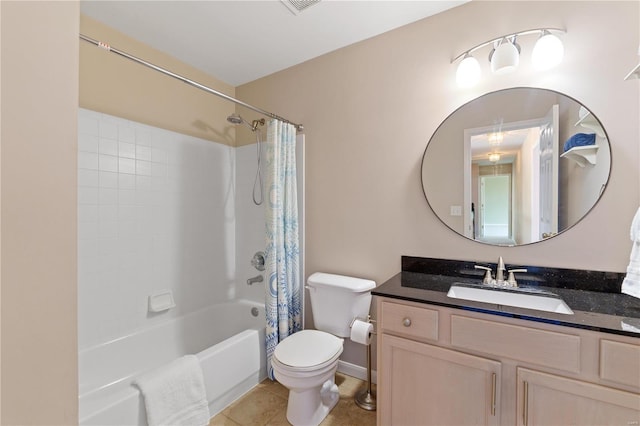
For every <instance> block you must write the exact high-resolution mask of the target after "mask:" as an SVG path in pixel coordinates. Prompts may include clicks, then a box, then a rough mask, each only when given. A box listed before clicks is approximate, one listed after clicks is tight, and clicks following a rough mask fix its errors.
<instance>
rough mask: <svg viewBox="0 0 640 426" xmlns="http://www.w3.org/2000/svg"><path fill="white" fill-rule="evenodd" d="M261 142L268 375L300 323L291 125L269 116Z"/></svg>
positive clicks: (294, 131) (293, 137) (298, 250)
mask: <svg viewBox="0 0 640 426" xmlns="http://www.w3.org/2000/svg"><path fill="white" fill-rule="evenodd" d="M266 148H267V149H266V173H265V174H266V182H265V188H266V195H267V196H266V205H265V231H266V249H265V258H266V265H265V266H266V275H267V283H268V285H267V289H266V290H267V294H266V301H265V307H266V316H267V325H266V345H267V351H266V352H267V373H268V375H269V378H271V379H272V380H273V379H274V376H273V368H272V367H271V357H272V355H273V351H274V350H275V348H276V345H277V344H278V342H280V341H281V340H282V339H284V338H285V337H287V336H289V335H290V334H293V333H295V332H296V331H299V330H300V329H301V328H302V326H301V324H302V322H301V311H302V307H301V303H300V264H299V257H300V248H299V239H298V194H297V182H296V130H295V127H294V126H293V125H291V124H288V123H283V122H281V121H279V120H271V121H270V122H269V124H268V126H267V147H266Z"/></svg>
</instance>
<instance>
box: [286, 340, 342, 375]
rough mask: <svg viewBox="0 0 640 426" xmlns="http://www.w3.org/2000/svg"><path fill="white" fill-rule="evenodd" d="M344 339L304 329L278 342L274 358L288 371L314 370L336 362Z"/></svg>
mask: <svg viewBox="0 0 640 426" xmlns="http://www.w3.org/2000/svg"><path fill="white" fill-rule="evenodd" d="M342 345H343V339H341V338H339V337H336V336H334V335H333V334H329V333H327V332H324V331H319V330H302V331H299V332H297V333H295V334H292V335H290V336H288V337H287V338H286V339H284V340H283V341H282V342H280V343H278V345H277V346H276V349H275V352H274V353H273V356H274V358H275V359H276V360H277V361H278V364H279V366H280V367H283V368H285V369H286V370H288V371H299V372H303V371H312V370H317V369H320V368H322V367H324V366H325V365H328V364H331V363H333V362H335V360H336V359H337V358H338V357H339V356H340V354H341V353H342Z"/></svg>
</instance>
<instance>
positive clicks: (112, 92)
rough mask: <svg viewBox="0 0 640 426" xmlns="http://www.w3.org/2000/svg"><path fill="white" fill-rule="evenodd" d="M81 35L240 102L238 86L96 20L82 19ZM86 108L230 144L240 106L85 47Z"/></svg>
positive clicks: (83, 80) (82, 66)
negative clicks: (233, 115) (231, 120)
mask: <svg viewBox="0 0 640 426" xmlns="http://www.w3.org/2000/svg"><path fill="white" fill-rule="evenodd" d="M80 31H81V33H82V34H83V35H86V36H87V37H90V38H92V39H94V40H98V41H102V42H104V43H108V44H109V45H111V46H112V47H114V48H116V49H119V50H122V51H124V52H126V53H128V54H130V55H133V56H136V57H138V58H141V59H143V60H145V61H147V62H150V63H152V64H154V65H157V66H159V67H162V68H165V69H167V70H169V71H171V72H173V73H176V74H179V75H182V76H183V77H186V78H188V79H190V80H193V81H195V82H197V83H200V84H203V85H205V86H208V87H210V88H212V89H214V90H217V91H219V92H222V93H224V94H226V95H229V96H232V97H235V90H234V87H233V86H230V85H228V84H225V83H223V82H222V81H220V80H218V79H216V78H214V77H211V76H209V75H207V74H205V73H204V72H202V71H199V70H197V69H196V68H193V67H191V66H189V65H186V64H184V63H183V62H180V61H178V60H177V59H175V58H173V57H171V56H169V55H167V54H164V53H162V52H160V51H158V50H156V49H153V48H151V47H150V46H148V45H146V44H144V43H141V42H139V41H137V40H135V39H132V38H130V37H127V36H125V35H124V34H122V33H121V32H119V31H116V30H114V29H113V28H110V27H108V26H106V25H104V24H102V23H100V22H98V21H96V20H94V19H91V18H89V17H86V16H84V15H83V16H81V18H80ZM80 106H81V107H82V108H87V109H91V110H94V111H99V112H104V113H107V114H111V115H115V116H117V117H122V118H126V119H129V120H134V121H137V122H140V123H145V124H149V125H151V126H156V127H160V128H163V129H167V130H172V131H175V132H179V133H182V134H186V135H191V136H195V137H199V138H202V139H208V140H212V141H215V142H219V143H224V144H227V145H234V144H235V126H233V125H231V124H229V123H228V122H227V120H226V118H227V116H228V115H229V114H231V113H233V112H234V111H235V104H234V103H232V102H229V101H226V100H224V99H222V98H219V97H217V96H215V95H212V94H210V93H207V92H204V91H202V90H201V89H198V88H195V87H192V86H190V85H188V84H186V83H184V82H182V81H180V80H177V79H175V78H172V77H169V76H167V75H164V74H161V73H159V72H157V71H153V70H151V69H149V68H147V67H146V66H144V65H141V64H138V63H136V62H133V61H130V60H129V59H126V58H123V57H121V56H118V55H116V54H114V53H109V52H107V51H106V50H104V49H101V48H99V47H97V46H95V45H94V44H92V43H88V42H85V41H82V42H81V43H80Z"/></svg>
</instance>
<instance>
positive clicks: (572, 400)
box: [518, 368, 640, 426]
mask: <svg viewBox="0 0 640 426" xmlns="http://www.w3.org/2000/svg"><path fill="white" fill-rule="evenodd" d="M638 424H640V395H638V394H635V393H632V392H625V391H621V390H618V389H613V388H608V387H606V386H601V385H596V384H593V383H586V382H581V381H579V380H572V379H567V378H565V377H560V376H555V375H552V374H546V373H540V372H538V371H533V370H528V369H526V368H518V425H522V426H534V425H535V426H538V425H540V426H542V425H579V426H590V425H593V426H596V425H597V426H602V425H621V426H629V425H638Z"/></svg>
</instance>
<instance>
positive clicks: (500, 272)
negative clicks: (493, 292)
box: [496, 256, 506, 285]
mask: <svg viewBox="0 0 640 426" xmlns="http://www.w3.org/2000/svg"><path fill="white" fill-rule="evenodd" d="M505 270H506V268H505V267H504V260H502V256H500V259H499V260H498V266H497V267H496V284H498V285H503V284H504V271H505Z"/></svg>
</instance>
